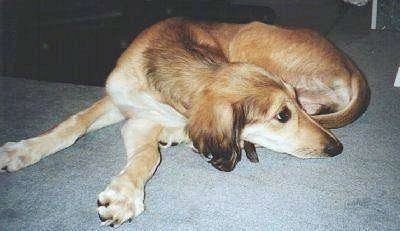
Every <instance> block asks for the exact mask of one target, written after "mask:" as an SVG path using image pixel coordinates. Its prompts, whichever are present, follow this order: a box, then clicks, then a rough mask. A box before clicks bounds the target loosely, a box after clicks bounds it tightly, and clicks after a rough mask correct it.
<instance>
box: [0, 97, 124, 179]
mask: <svg viewBox="0 0 400 231" xmlns="http://www.w3.org/2000/svg"><path fill="white" fill-rule="evenodd" d="M123 119H124V116H123V115H122V114H121V113H120V112H119V110H118V108H117V107H116V106H115V105H114V104H113V103H112V101H111V100H110V98H109V97H108V96H106V97H104V98H102V99H101V100H99V101H97V102H96V103H94V104H93V105H92V106H91V107H89V108H87V109H86V110H83V111H81V112H79V113H77V114H75V115H73V116H71V117H69V118H68V119H66V120H65V121H63V122H61V123H60V124H58V125H56V126H55V127H53V128H52V129H50V130H48V131H46V132H45V133H43V134H41V135H39V136H37V137H33V138H30V139H26V140H21V141H19V142H8V143H6V144H4V145H3V146H2V147H0V169H1V170H0V171H10V172H12V171H17V170H19V169H21V168H23V167H26V166H29V165H32V164H34V163H36V162H38V161H39V160H40V159H41V158H43V157H45V156H48V155H50V154H53V153H55V152H57V151H60V150H62V149H64V148H66V147H69V146H71V145H72V144H73V143H75V141H76V140H77V139H78V138H79V137H81V136H82V135H84V134H85V133H87V132H90V131H94V130H96V129H99V128H102V127H105V126H107V125H111V124H114V123H117V122H119V121H122V120H123Z"/></svg>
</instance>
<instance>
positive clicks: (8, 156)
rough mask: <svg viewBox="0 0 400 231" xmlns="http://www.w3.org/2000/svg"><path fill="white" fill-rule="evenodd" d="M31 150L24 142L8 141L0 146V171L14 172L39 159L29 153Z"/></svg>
mask: <svg viewBox="0 0 400 231" xmlns="http://www.w3.org/2000/svg"><path fill="white" fill-rule="evenodd" d="M30 153H31V150H30V148H29V146H28V145H27V144H26V143H25V142H24V141H20V142H8V143H6V144H4V145H3V146H2V147H0V172H4V171H7V172H15V171H18V170H20V169H21V168H24V167H26V166H28V165H31V164H34V163H36V162H38V161H39V159H40V157H38V158H35V156H33V155H30Z"/></svg>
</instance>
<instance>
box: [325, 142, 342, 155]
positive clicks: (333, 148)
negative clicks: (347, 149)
mask: <svg viewBox="0 0 400 231" xmlns="http://www.w3.org/2000/svg"><path fill="white" fill-rule="evenodd" d="M342 151H343V145H342V144H341V143H340V142H334V143H333V142H332V143H329V144H328V145H326V146H325V148H324V152H325V153H326V154H328V155H329V156H336V155H339V154H340V153H342Z"/></svg>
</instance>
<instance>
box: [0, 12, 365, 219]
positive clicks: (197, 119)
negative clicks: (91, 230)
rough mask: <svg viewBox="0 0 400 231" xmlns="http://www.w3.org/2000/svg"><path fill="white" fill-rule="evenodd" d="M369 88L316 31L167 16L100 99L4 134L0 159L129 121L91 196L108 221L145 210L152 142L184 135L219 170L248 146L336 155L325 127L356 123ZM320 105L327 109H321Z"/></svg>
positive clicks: (252, 154) (13, 163)
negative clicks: (41, 125)
mask: <svg viewBox="0 0 400 231" xmlns="http://www.w3.org/2000/svg"><path fill="white" fill-rule="evenodd" d="M296 78H297V79H296ZM293 86H294V87H293ZM366 89H367V87H366V83H365V81H364V80H363V78H362V76H361V74H360V72H359V71H358V70H357V69H356V67H355V66H354V65H353V64H352V63H351V62H350V61H349V60H348V58H346V57H345V56H344V55H343V54H341V53H340V52H339V51H337V50H336V49H335V48H334V47H333V46H332V45H330V43H329V42H327V41H326V40H325V39H323V38H321V37H319V36H318V35H317V34H315V33H314V32H311V31H305V30H289V29H285V28H280V27H276V26H270V25H266V24H262V23H259V22H254V23H250V24H245V25H239V24H224V23H205V22H196V21H191V20H188V19H183V18H171V19H167V20H164V21H162V22H159V23H158V24H155V25H153V26H151V27H150V28H148V29H146V30H145V31H143V32H142V33H141V34H140V35H138V36H137V37H136V38H135V39H134V41H133V42H132V43H131V45H130V46H129V47H128V48H127V50H126V51H125V52H124V53H123V54H122V55H121V57H120V58H119V60H118V61H117V64H116V66H115V68H114V69H113V71H112V72H111V73H110V75H109V76H108V79H107V81H106V95H105V96H104V97H103V98H102V99H100V100H99V101H98V102H96V103H94V104H93V105H92V106H91V107H89V108H88V109H85V110H83V111H81V112H79V113H77V114H75V115H73V116H71V117H69V118H68V119H67V120H65V121H63V122H61V123H60V124H58V125H56V126H55V127H53V128H52V129H50V130H48V131H46V132H44V133H43V134H41V135H39V136H37V137H34V138H30V139H26V140H22V141H19V142H8V143H6V144H5V145H4V146H2V147H1V148H0V168H1V169H2V171H8V172H13V171H17V170H19V169H21V168H23V167H26V166H29V165H31V164H34V163H36V162H38V161H39V160H40V159H41V158H43V157H45V156H48V155H50V154H53V153H55V152H57V151H59V150H61V149H64V148H66V147H69V146H70V145H72V144H73V143H74V142H75V141H76V140H77V139H78V138H79V137H81V136H82V135H84V134H85V133H88V132H91V131H95V130H97V129H100V128H102V127H105V126H108V125H111V124H115V123H117V122H120V121H123V120H126V122H125V124H124V126H123V128H122V130H121V133H122V137H123V139H124V144H125V149H126V154H127V164H126V166H125V167H124V168H123V170H122V171H121V172H120V173H119V174H118V175H117V176H116V177H115V178H114V179H113V180H112V181H111V183H110V184H109V185H108V186H107V188H106V189H105V190H104V191H103V192H101V193H100V194H99V196H98V214H99V217H100V219H101V221H102V224H103V225H109V226H114V227H117V226H119V225H121V224H122V223H124V222H125V221H127V220H129V219H131V218H134V217H136V216H138V215H139V214H140V213H142V212H143V210H144V194H145V192H144V187H145V184H146V182H147V181H148V180H149V179H150V178H151V176H152V175H153V173H154V171H155V170H156V168H157V166H158V164H159V163H160V153H159V146H160V145H161V146H162V145H164V146H166V147H168V146H170V145H173V144H174V143H192V145H193V147H194V148H195V149H196V150H197V151H198V152H199V153H201V154H203V155H205V156H206V157H207V158H208V159H209V162H210V163H211V164H212V166H214V167H215V168H217V169H218V170H221V171H231V170H233V169H234V167H235V166H236V164H237V163H238V161H240V159H241V149H242V148H244V150H245V152H246V156H247V158H248V159H249V160H250V161H251V162H258V156H257V153H256V151H255V145H259V146H263V147H266V148H269V149H272V150H274V151H278V152H283V153H288V154H291V155H294V156H297V157H300V158H319V157H331V156H336V155H338V154H340V153H341V152H342V150H343V145H342V144H341V142H340V141H339V140H338V139H337V138H336V137H335V135H333V134H332V133H331V132H330V131H329V130H327V128H326V127H336V126H341V125H344V124H347V123H349V122H350V121H352V120H354V119H355V117H356V116H357V115H358V114H360V113H361V111H362V110H361V108H364V107H365V102H366V101H365V98H363V99H360V96H366V92H367V90H366ZM324 107H326V108H328V109H329V112H333V111H335V110H336V111H335V112H334V113H331V114H327V115H318V113H320V112H321V111H323V109H324V110H326V108H324ZM321 108H322V109H321ZM307 112H308V113H307ZM309 114H314V115H315V116H314V117H311V116H310V115H309ZM335 116H337V118H338V121H334V119H332V118H334V117H335ZM315 120H317V121H319V122H321V123H322V125H325V126H326V127H324V126H322V125H321V124H319V123H318V122H316V121H315Z"/></svg>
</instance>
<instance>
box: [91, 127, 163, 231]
mask: <svg viewBox="0 0 400 231" xmlns="http://www.w3.org/2000/svg"><path fill="white" fill-rule="evenodd" d="M162 129H163V128H162V126H161V125H159V124H157V123H156V122H152V121H148V120H145V119H136V120H135V119H130V120H128V122H127V123H126V124H125V125H124V127H123V128H122V136H123V138H124V143H125V148H126V153H127V164H126V166H125V168H124V169H123V170H122V171H121V172H120V173H119V174H118V176H117V177H115V178H114V180H112V182H111V183H110V184H109V186H108V187H107V188H106V189H105V190H104V191H103V192H101V193H100V194H99V199H98V206H99V207H98V209H97V210H98V213H99V217H100V220H101V221H102V222H103V223H102V224H103V225H110V226H119V225H121V224H122V223H124V222H125V221H127V220H128V219H130V218H133V217H136V216H138V215H139V214H140V213H141V212H142V211H143V210H144V204H143V200H144V187H145V184H146V182H147V181H148V180H149V179H150V177H151V176H152V175H153V173H154V171H155V170H156V168H157V166H158V164H159V162H160V158H161V157H160V152H159V149H158V139H159V135H160V134H161V132H162Z"/></svg>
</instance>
